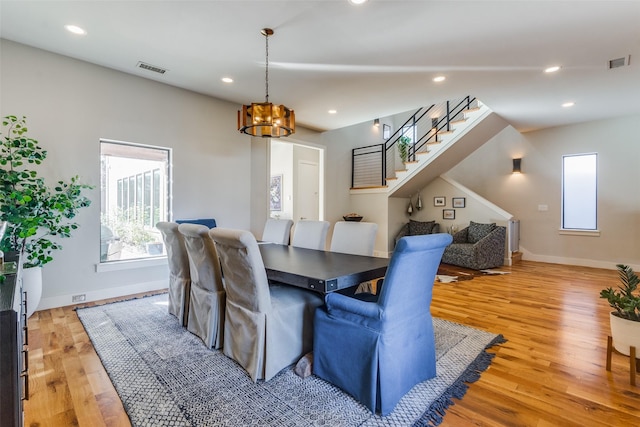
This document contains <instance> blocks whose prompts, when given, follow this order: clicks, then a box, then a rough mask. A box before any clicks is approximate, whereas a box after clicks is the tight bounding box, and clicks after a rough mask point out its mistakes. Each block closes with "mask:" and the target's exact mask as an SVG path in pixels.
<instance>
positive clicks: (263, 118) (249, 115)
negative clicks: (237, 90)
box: [238, 28, 296, 138]
mask: <svg viewBox="0 0 640 427" xmlns="http://www.w3.org/2000/svg"><path fill="white" fill-rule="evenodd" d="M260 33H261V34H262V35H263V36H264V40H265V94H266V97H265V102H255V103H251V105H243V106H242V111H238V130H239V131H240V132H242V133H245V134H247V135H251V136H261V137H263V138H280V137H283V136H289V135H291V134H293V133H295V132H296V123H295V121H296V119H295V114H294V112H293V110H292V109H290V108H287V107H285V106H284V105H273V104H272V103H270V102H269V36H272V35H273V30H272V29H271V28H263V29H262V31H260Z"/></svg>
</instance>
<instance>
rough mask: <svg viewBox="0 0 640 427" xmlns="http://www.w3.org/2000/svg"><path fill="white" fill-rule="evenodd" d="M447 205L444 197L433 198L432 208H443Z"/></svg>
mask: <svg viewBox="0 0 640 427" xmlns="http://www.w3.org/2000/svg"><path fill="white" fill-rule="evenodd" d="M446 203H447V199H446V197H442V196H437V197H434V198H433V206H444V205H446Z"/></svg>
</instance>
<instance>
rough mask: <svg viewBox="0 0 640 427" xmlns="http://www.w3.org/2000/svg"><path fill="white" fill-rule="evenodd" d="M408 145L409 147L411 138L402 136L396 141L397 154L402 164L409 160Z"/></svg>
mask: <svg viewBox="0 0 640 427" xmlns="http://www.w3.org/2000/svg"><path fill="white" fill-rule="evenodd" d="M409 145H411V138H409V137H408V136H406V135H403V136H401V137H400V138H399V139H398V153H399V154H400V158H401V159H402V161H403V162H406V161H407V160H408V158H409Z"/></svg>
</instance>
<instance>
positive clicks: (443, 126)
mask: <svg viewBox="0 0 640 427" xmlns="http://www.w3.org/2000/svg"><path fill="white" fill-rule="evenodd" d="M475 101H476V98H475V97H471V96H470V95H467V96H465V97H463V98H462V99H460V101H458V102H457V104H456V105H455V106H454V107H451V105H452V102H451V101H446V102H443V103H440V104H438V105H436V104H431V105H430V106H428V107H420V108H418V109H417V110H416V111H415V112H414V113H413V114H412V115H411V116H409V118H408V119H407V120H406V121H405V122H404V123H403V124H402V126H400V127H399V128H398V129H397V130H396V131H395V132H394V133H393V134H392V135H391V136H390V137H389V138H387V139H386V140H385V141H384V142H383V143H382V144H373V145H367V146H364V147H358V148H354V149H352V151H351V188H355V182H356V176H355V174H356V158H357V157H359V156H367V155H369V156H371V155H377V153H380V159H379V160H378V161H379V163H380V169H379V172H380V176H381V179H380V185H382V186H385V185H387V178H388V176H389V175H391V174H390V173H389V172H388V171H387V167H388V165H389V162H388V161H387V156H388V155H389V152H390V151H391V150H392V149H393V147H394V146H395V145H396V144H398V143H399V140H400V138H401V137H402V136H403V130H404V129H405V127H406V126H407V125H408V124H410V123H411V124H412V125H413V126H414V127H415V129H416V130H418V123H420V121H421V120H422V119H423V118H424V117H425V116H426V115H427V114H429V112H431V111H432V110H434V109H438V108H440V106H441V105H444V106H446V110H445V112H444V115H443V116H442V117H441V118H439V119H438V120H437V121H435V118H433V119H432V122H431V126H429V130H428V131H426V132H424V133H423V134H422V135H421V136H420V137H419V138H416V140H415V141H413V144H411V146H409V151H408V155H407V161H415V160H416V153H418V152H421V150H422V149H423V148H425V147H427V145H428V144H430V143H435V142H437V141H438V134H439V133H441V132H442V131H443V130H444V131H446V132H449V131H450V130H451V122H452V121H453V120H455V119H456V118H457V117H458V116H460V115H461V114H463V113H464V111H465V110H468V109H470V108H471V105H472V103H473V102H475ZM424 151H426V152H428V150H427V149H426V148H425V150H424ZM394 158H395V157H394ZM376 163H377V162H376ZM393 164H395V160H394V162H393ZM376 175H377V174H376Z"/></svg>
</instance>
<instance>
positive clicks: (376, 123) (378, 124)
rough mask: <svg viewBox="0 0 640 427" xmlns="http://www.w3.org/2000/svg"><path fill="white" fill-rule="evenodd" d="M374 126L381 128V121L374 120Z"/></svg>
mask: <svg viewBox="0 0 640 427" xmlns="http://www.w3.org/2000/svg"><path fill="white" fill-rule="evenodd" d="M373 125H374V126H375V127H379V126H380V119H374V120H373Z"/></svg>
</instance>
